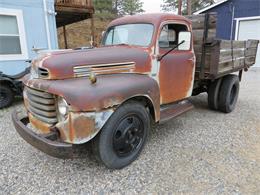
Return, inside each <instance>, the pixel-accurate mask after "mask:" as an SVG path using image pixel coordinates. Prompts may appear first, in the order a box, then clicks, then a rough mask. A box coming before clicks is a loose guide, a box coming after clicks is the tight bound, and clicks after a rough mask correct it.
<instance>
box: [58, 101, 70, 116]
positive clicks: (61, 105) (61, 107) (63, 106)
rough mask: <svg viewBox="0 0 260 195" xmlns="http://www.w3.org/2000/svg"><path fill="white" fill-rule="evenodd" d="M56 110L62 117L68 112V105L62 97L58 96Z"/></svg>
mask: <svg viewBox="0 0 260 195" xmlns="http://www.w3.org/2000/svg"><path fill="white" fill-rule="evenodd" d="M58 111H59V114H60V115H61V116H62V117H66V115H67V114H68V112H69V106H68V104H67V102H66V100H65V99H64V98H62V97H58Z"/></svg>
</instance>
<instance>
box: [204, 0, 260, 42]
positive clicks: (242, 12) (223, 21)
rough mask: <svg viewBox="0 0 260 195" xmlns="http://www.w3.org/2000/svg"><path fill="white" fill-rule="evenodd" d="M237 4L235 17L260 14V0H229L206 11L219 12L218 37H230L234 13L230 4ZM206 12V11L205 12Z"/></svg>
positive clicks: (234, 28)
mask: <svg viewBox="0 0 260 195" xmlns="http://www.w3.org/2000/svg"><path fill="white" fill-rule="evenodd" d="M231 3H233V5H234V6H235V18H240V17H251V16H260V0H229V1H228V2H225V3H223V4H220V5H218V6H216V7H214V8H212V9H209V10H207V11H206V12H217V13H218V23H217V37H218V38H220V39H230V33H231V20H232V13H231V11H230V9H231V8H230V4H231ZM204 13H205V12H204ZM235 30H236V24H235V21H234V27H233V36H232V37H233V39H234V37H235Z"/></svg>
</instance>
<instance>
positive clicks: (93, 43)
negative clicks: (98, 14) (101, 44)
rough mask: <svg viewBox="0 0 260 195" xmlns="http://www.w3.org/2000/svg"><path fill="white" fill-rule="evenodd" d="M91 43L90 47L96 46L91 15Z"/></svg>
mask: <svg viewBox="0 0 260 195" xmlns="http://www.w3.org/2000/svg"><path fill="white" fill-rule="evenodd" d="M91 37H92V39H91V41H92V45H91V46H94V47H95V46H96V43H95V29H94V16H93V14H91Z"/></svg>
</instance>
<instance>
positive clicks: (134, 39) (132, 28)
mask: <svg viewBox="0 0 260 195" xmlns="http://www.w3.org/2000/svg"><path fill="white" fill-rule="evenodd" d="M152 36H153V25H152V24H125V25H120V26H114V27H112V28H110V29H108V31H107V32H106V35H105V38H104V40H103V45H120V44H127V45H136V46H143V47H147V46H148V45H150V43H151V41H152Z"/></svg>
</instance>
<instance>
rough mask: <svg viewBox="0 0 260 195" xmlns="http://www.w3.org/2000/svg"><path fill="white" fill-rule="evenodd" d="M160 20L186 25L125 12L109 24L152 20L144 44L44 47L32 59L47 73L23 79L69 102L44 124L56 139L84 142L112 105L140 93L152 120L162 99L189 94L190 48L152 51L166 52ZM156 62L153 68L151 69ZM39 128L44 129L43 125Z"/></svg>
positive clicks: (174, 19)
mask: <svg viewBox="0 0 260 195" xmlns="http://www.w3.org/2000/svg"><path fill="white" fill-rule="evenodd" d="M165 21H172V22H178V21H180V22H182V23H184V24H186V25H187V27H188V29H189V30H191V26H190V22H189V21H188V20H187V19H186V18H184V17H182V16H175V15H172V14H146V15H138V16H129V17H124V18H120V19H117V20H115V21H113V22H112V23H111V24H110V25H109V27H111V26H114V25H120V24H128V23H150V24H153V25H154V35H153V38H152V42H151V44H150V45H149V46H148V47H147V48H144V47H137V46H126V45H120V46H106V47H101V48H95V49H90V50H80V51H78V50H66V51H59V52H52V53H49V54H48V53H47V54H44V55H42V56H40V57H39V58H38V59H36V60H34V61H33V63H32V67H33V69H37V68H43V69H46V70H48V73H49V75H48V76H47V77H46V78H43V79H34V78H32V76H27V77H26V78H25V79H24V83H25V85H26V86H29V87H31V88H34V89H38V90H42V91H46V92H48V93H50V94H54V95H57V96H60V97H63V98H64V99H65V100H66V101H67V103H68V104H69V106H70V112H69V115H68V117H67V119H66V120H65V121H59V122H58V123H57V124H56V125H55V127H50V129H51V128H56V129H58V130H59V132H60V137H61V139H62V140H63V141H65V142H67V143H77V144H78V143H84V142H86V141H88V140H89V139H91V138H92V137H93V136H95V135H96V134H97V133H98V131H99V130H100V129H101V127H102V126H103V125H104V123H105V122H106V120H107V119H108V117H109V116H110V115H111V114H112V113H113V112H114V110H116V108H117V106H119V105H121V104H122V103H124V102H126V101H127V100H129V99H131V98H135V97H144V98H145V99H146V100H147V101H148V102H149V103H150V104H151V107H152V108H153V110H154V119H155V121H156V122H158V121H159V119H160V106H161V105H162V104H167V103H172V102H175V101H178V100H181V99H184V98H186V97H187V96H188V95H190V93H191V88H192V84H193V75H194V74H193V73H194V72H193V71H194V61H193V60H191V59H193V58H194V53H193V51H192V50H191V51H174V52H173V53H172V54H169V55H168V56H166V57H165V58H164V59H163V60H162V61H160V62H159V61H158V60H157V56H158V55H160V54H162V53H163V52H166V50H159V49H158V48H157V47H158V46H157V41H158V37H159V35H160V31H161V28H162V23H163V22H165ZM109 27H108V28H109ZM191 48H192V47H191ZM113 64H114V65H115V66H113ZM75 67H77V68H78V69H76V71H78V70H79V69H82V67H83V68H84V71H85V72H87V73H88V72H94V73H95V74H96V79H97V80H96V82H95V83H92V82H91V81H90V80H89V79H88V77H84V76H82V77H80V74H78V75H76V74H75ZM124 67H128V68H129V69H125V68H124ZM156 67H158V70H156V71H155V70H154V68H156ZM84 71H83V72H84ZM76 73H77V72H76ZM153 74H155V75H153ZM77 77H79V78H77ZM25 102H27V98H26V97H25ZM101 116H102V117H101ZM104 116H106V117H104ZM36 121H37V120H36ZM36 121H35V120H32V122H33V125H34V126H35V127H37V128H40V129H41V127H42V126H41V125H42V124H41V123H37V122H36ZM97 124H99V125H97ZM47 130H48V129H47ZM42 132H43V133H45V132H46V128H43V129H42Z"/></svg>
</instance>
